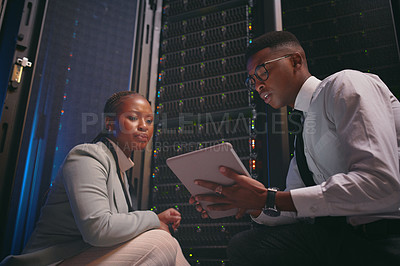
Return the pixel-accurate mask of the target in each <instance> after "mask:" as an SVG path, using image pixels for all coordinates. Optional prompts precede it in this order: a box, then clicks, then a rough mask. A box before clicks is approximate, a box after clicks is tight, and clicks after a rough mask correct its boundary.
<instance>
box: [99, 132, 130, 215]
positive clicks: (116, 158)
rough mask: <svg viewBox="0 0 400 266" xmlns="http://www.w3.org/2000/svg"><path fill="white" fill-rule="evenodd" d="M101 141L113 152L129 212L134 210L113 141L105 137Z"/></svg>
mask: <svg viewBox="0 0 400 266" xmlns="http://www.w3.org/2000/svg"><path fill="white" fill-rule="evenodd" d="M100 141H101V142H103V143H104V144H105V145H106V146H107V148H108V149H109V150H110V151H111V153H112V155H113V157H114V161H115V164H116V166H117V174H118V178H119V182H120V183H121V186H122V191H124V195H125V200H126V204H127V205H128V210H129V212H132V211H134V210H133V208H132V204H131V202H130V200H129V197H128V191H126V187H125V185H124V181H123V179H122V174H121V169H120V168H119V163H118V156H117V152H116V151H115V149H114V146H113V145H112V144H111V142H110V141H109V140H108V139H107V138H105V137H103V138H101V139H100ZM128 186H129V183H128Z"/></svg>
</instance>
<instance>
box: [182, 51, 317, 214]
mask: <svg viewBox="0 0 400 266" xmlns="http://www.w3.org/2000/svg"><path fill="white" fill-rule="evenodd" d="M288 54H290V55H291V56H289V57H287V58H285V59H282V60H279V61H275V62H272V63H270V64H267V65H266V67H267V70H268V71H269V78H268V79H267V80H266V81H260V80H258V79H256V84H255V89H256V91H257V92H258V93H259V94H260V97H261V98H262V99H263V100H264V102H265V103H266V104H269V105H270V106H271V107H273V108H275V109H278V108H281V107H285V106H290V107H292V108H293V107H294V103H295V100H296V97H297V94H298V92H299V90H300V88H301V86H302V85H303V83H304V82H305V81H306V80H307V79H308V78H309V77H310V76H311V74H310V73H309V71H308V67H307V61H306V58H305V53H304V50H303V49H302V48H301V47H300V46H284V47H279V48H274V49H271V48H265V49H263V50H260V51H259V52H257V53H256V54H254V55H253V56H251V57H250V58H249V60H248V61H247V72H248V73H249V74H250V75H252V74H254V71H255V68H256V67H257V66H258V65H260V64H263V63H264V62H266V61H269V60H273V59H275V58H278V57H282V56H285V55H288ZM220 172H221V173H222V174H223V175H225V176H226V177H228V178H231V179H232V180H234V181H235V184H234V185H232V186H223V189H222V194H221V195H217V194H215V193H214V194H202V195H195V196H192V197H191V198H190V200H189V203H191V204H196V210H197V211H199V212H201V215H202V217H203V218H207V217H208V214H207V210H217V211H218V210H220V211H223V210H228V209H233V208H239V211H238V213H237V214H236V218H237V219H239V218H241V217H242V216H243V215H244V213H246V212H248V213H250V214H251V215H252V216H254V217H257V216H258V215H260V213H261V211H262V208H263V207H264V206H265V202H266V199H267V189H266V188H265V187H264V185H263V184H262V183H260V182H258V181H257V180H255V179H252V178H250V177H247V176H245V175H240V174H237V173H236V172H235V171H233V170H232V169H230V168H227V167H223V166H221V167H220ZM195 183H196V184H198V185H199V186H202V187H205V188H208V189H210V190H212V191H215V189H216V187H217V186H219V184H217V183H213V182H209V181H205V180H195ZM198 201H208V202H213V204H210V205H208V206H206V207H205V209H203V208H202V207H201V206H200V204H199V203H198ZM275 204H276V207H277V209H278V210H280V211H291V212H296V211H297V210H296V207H295V205H294V203H293V200H292V196H291V194H290V191H278V192H277V193H276V198H275Z"/></svg>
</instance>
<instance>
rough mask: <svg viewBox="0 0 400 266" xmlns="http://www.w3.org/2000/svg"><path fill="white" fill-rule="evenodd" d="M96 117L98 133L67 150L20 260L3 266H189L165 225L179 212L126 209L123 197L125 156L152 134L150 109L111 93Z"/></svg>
mask: <svg viewBox="0 0 400 266" xmlns="http://www.w3.org/2000/svg"><path fill="white" fill-rule="evenodd" d="M104 113H105V116H106V118H105V129H106V133H101V134H99V136H97V137H96V139H95V141H94V142H95V143H93V144H82V145H78V146H76V147H75V148H73V149H72V150H71V151H70V153H69V154H68V156H67V158H66V159H65V161H64V164H63V166H62V167H61V169H60V171H59V173H58V175H57V177H56V179H55V180H54V182H53V185H52V189H51V191H50V193H49V196H48V199H47V201H46V204H45V205H44V206H43V208H42V212H41V216H40V218H39V221H38V223H37V225H36V228H35V230H34V232H33V234H32V236H31V239H30V240H29V242H28V244H27V246H26V247H25V249H24V251H23V255H20V256H10V257H8V262H20V263H21V264H25V265H26V263H29V264H32V265H33V264H34V265H48V264H52V263H60V264H61V265H73V264H74V265H75V264H85V265H86V264H96V265H97V264H103V265H114V264H118V265H189V264H188V262H187V261H186V260H185V258H184V256H183V254H182V250H181V248H180V246H179V243H178V242H177V240H176V239H175V238H173V237H172V236H171V234H170V232H169V228H168V225H171V226H172V228H173V229H176V228H178V226H179V224H180V221H181V215H180V213H179V212H178V211H177V210H175V209H172V208H171V209H168V210H166V211H164V212H162V213H160V214H158V215H157V214H155V213H154V212H152V211H134V210H133V208H132V202H131V198H130V196H129V193H128V191H129V190H128V181H127V178H126V175H125V173H124V172H125V171H126V170H128V169H129V168H131V167H132V166H133V162H132V161H131V160H130V155H131V153H132V151H134V150H143V149H144V148H145V147H146V145H147V143H148V142H149V140H150V138H151V137H152V134H153V113H152V110H151V107H150V104H149V103H148V101H147V100H146V99H145V98H143V97H142V96H140V95H139V94H136V93H134V92H130V91H124V92H118V93H115V94H114V95H112V96H111V97H110V99H108V101H107V103H106V105H105V107H104Z"/></svg>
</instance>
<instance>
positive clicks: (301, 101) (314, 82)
mask: <svg viewBox="0 0 400 266" xmlns="http://www.w3.org/2000/svg"><path fill="white" fill-rule="evenodd" d="M320 83H321V81H320V80H319V79H317V78H316V77H314V76H311V77H309V78H308V79H307V80H306V81H305V82H304V83H303V86H301V88H300V91H299V93H298V94H297V97H296V100H295V102H294V109H296V110H299V111H303V112H308V108H309V107H310V102H311V98H312V95H313V93H314V91H315V90H316V89H317V87H318V86H319V84H320Z"/></svg>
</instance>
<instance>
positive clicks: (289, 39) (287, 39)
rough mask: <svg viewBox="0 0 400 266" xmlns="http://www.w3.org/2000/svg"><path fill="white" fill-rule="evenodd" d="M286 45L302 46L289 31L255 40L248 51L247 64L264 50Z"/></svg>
mask: <svg viewBox="0 0 400 266" xmlns="http://www.w3.org/2000/svg"><path fill="white" fill-rule="evenodd" d="M284 45H295V46H300V47H301V44H300V42H299V40H298V39H297V38H296V36H294V34H293V33H290V32H288V31H270V32H267V33H265V34H263V35H261V36H259V37H257V38H255V39H254V40H253V42H252V43H251V44H250V45H249V47H248V48H247V51H246V62H247V61H248V60H249V58H250V57H251V56H253V55H254V54H256V53H257V52H259V51H261V50H262V49H264V48H272V49H273V48H277V47H279V46H284Z"/></svg>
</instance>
